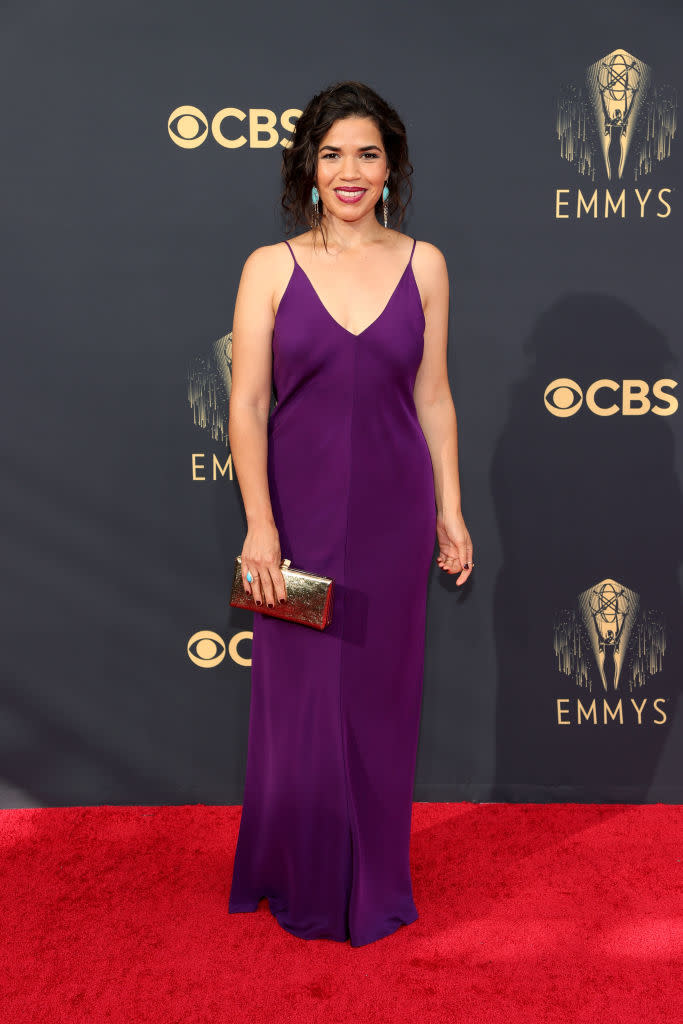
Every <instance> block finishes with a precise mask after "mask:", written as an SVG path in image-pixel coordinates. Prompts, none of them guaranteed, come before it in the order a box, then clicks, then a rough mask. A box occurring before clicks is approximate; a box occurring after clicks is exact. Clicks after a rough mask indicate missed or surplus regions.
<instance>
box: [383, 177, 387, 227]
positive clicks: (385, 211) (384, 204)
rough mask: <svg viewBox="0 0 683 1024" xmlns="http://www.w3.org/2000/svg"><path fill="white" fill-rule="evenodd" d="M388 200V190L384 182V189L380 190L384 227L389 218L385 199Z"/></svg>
mask: <svg viewBox="0 0 683 1024" xmlns="http://www.w3.org/2000/svg"><path fill="white" fill-rule="evenodd" d="M388 198H389V188H388V186H387V183H386V181H385V182H384V188H383V189H382V206H383V208H384V227H386V226H387V220H388V216H389V207H388V205H387V199H388Z"/></svg>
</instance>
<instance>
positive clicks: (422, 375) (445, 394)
mask: <svg viewBox="0 0 683 1024" xmlns="http://www.w3.org/2000/svg"><path fill="white" fill-rule="evenodd" d="M418 254H419V255H418ZM413 266H414V270H415V279H416V281H417V283H418V287H419V290H420V293H421V296H422V300H423V309H424V316H425V332H424V352H423V356H422V362H421V363H420V368H419V370H418V372H417V377H416V379H415V387H414V390H413V395H414V399H415V407H416V409H417V416H418V419H419V421H420V426H421V427H422V432H423V433H424V436H425V438H426V440H427V445H428V446H429V452H430V455H431V459H432V468H433V471H434V495H435V498H436V514H437V520H436V535H437V540H438V542H439V556H438V558H437V562H438V564H439V565H440V566H441V568H442V569H444V570H445V571H446V572H448V573H450V574H453V573H456V572H457V573H460V575H459V576H458V579H457V580H456V583H457V584H458V586H460V585H461V584H463V583H464V582H465V581H466V580H467V579H469V576H470V573H471V572H472V566H473V564H474V563H473V561H472V540H471V538H470V535H469V531H468V529H467V527H466V525H465V520H464V519H463V516H462V507H461V496H460V472H459V466H458V421H457V417H456V413H455V406H454V404H453V396H452V394H451V387H450V383H449V381H448V365H447V356H446V351H447V345H448V306H449V283H448V269H447V267H446V260H445V259H444V256H443V253H442V252H441V250H440V249H437V247H436V246H435V245H432V244H431V243H430V242H420V244H419V247H418V248H416V251H415V256H414V258H413Z"/></svg>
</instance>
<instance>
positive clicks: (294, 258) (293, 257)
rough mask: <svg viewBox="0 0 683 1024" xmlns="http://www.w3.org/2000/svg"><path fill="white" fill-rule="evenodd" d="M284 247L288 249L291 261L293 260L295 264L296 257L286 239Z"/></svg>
mask: <svg viewBox="0 0 683 1024" xmlns="http://www.w3.org/2000/svg"><path fill="white" fill-rule="evenodd" d="M285 245H286V246H287V248H288V249H289V251H290V252H291V254H292V259H293V260H294V262H295V263H296V262H297V259H296V256H295V255H294V250H293V249H292V247H291V245H290V244H289V242H288V241H287V239H286V238H285Z"/></svg>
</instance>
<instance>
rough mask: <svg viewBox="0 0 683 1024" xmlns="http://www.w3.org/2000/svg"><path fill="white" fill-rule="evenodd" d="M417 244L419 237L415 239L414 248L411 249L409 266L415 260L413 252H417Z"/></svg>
mask: <svg viewBox="0 0 683 1024" xmlns="http://www.w3.org/2000/svg"><path fill="white" fill-rule="evenodd" d="M416 245H417V238H414V239H413V248H412V249H411V250H410V259H409V260H408V266H410V264H411V263H412V262H413V253H414V252H415V246H416Z"/></svg>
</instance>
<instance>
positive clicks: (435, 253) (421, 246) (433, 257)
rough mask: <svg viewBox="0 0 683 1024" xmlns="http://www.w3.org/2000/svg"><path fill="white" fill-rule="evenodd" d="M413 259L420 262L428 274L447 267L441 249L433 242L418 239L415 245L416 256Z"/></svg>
mask: <svg viewBox="0 0 683 1024" xmlns="http://www.w3.org/2000/svg"><path fill="white" fill-rule="evenodd" d="M413 258H414V260H415V261H419V265H420V266H421V267H422V268H423V269H424V270H425V272H426V273H434V272H435V271H438V270H443V269H445V267H446V257H445V256H444V254H443V253H442V252H441V249H439V248H437V246H436V245H434V244H433V243H432V242H425V241H422V240H420V239H418V240H417V242H416V243H415V256H414V257H413Z"/></svg>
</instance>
